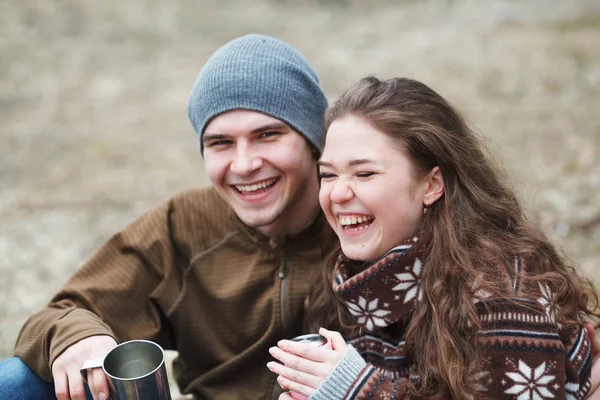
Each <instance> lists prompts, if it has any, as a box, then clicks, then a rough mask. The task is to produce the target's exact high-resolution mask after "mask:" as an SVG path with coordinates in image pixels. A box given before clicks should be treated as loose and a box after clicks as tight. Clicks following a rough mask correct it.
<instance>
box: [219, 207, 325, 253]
mask: <svg viewBox="0 0 600 400" xmlns="http://www.w3.org/2000/svg"><path fill="white" fill-rule="evenodd" d="M229 220H230V221H231V222H232V223H233V225H234V226H235V227H236V228H237V229H238V230H239V231H240V232H242V233H243V234H244V235H245V236H246V237H248V239H249V240H250V241H251V242H252V243H254V244H256V245H257V246H260V247H270V248H272V249H282V248H285V249H291V250H303V249H305V248H310V247H312V246H314V244H315V243H318V242H322V241H323V240H325V238H327V237H328V236H329V235H330V234H331V228H330V227H329V225H328V224H327V221H326V219H325V215H324V214H323V212H322V211H319V213H318V214H317V217H316V218H315V219H314V221H313V222H312V223H311V224H310V225H309V226H308V227H307V228H306V229H304V230H303V231H301V232H299V233H296V234H294V235H287V236H284V237H283V238H282V239H280V240H275V239H272V238H270V237H269V236H267V235H264V234H262V233H261V232H259V231H257V230H256V229H253V228H251V227H249V226H248V225H246V224H245V223H244V222H242V220H241V219H240V218H239V217H238V216H237V214H236V213H235V212H234V211H233V209H232V208H229Z"/></svg>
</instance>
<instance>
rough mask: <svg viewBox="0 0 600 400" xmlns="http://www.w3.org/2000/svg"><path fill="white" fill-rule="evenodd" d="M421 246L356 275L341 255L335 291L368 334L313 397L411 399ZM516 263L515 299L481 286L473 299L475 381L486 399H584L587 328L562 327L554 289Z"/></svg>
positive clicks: (510, 283)
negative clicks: (411, 336)
mask: <svg viewBox="0 0 600 400" xmlns="http://www.w3.org/2000/svg"><path fill="white" fill-rule="evenodd" d="M422 250H423V248H422V246H421V244H420V243H418V239H417V238H413V239H411V240H410V241H409V242H407V243H406V244H404V245H401V246H398V247H396V248H394V249H392V250H391V251H389V252H388V253H387V254H386V255H385V256H384V257H383V258H382V259H380V260H379V261H378V262H376V263H375V264H373V265H371V266H370V267H368V268H367V269H366V270H364V271H362V272H360V273H358V274H356V275H354V276H350V269H351V268H349V264H350V261H349V260H344V259H340V260H339V261H338V265H337V273H338V278H337V279H336V282H335V283H334V287H333V289H334V292H335V294H336V295H337V296H338V297H340V298H341V299H342V300H343V301H344V302H345V303H346V305H347V307H348V310H349V311H350V313H351V314H352V315H353V316H354V317H355V318H356V320H357V322H358V323H359V324H360V325H361V326H362V327H364V331H363V332H365V333H364V334H362V335H361V336H359V337H356V338H353V339H351V340H349V343H350V344H351V345H350V346H348V351H347V352H346V354H345V355H344V358H343V359H342V360H341V361H340V362H339V364H338V365H337V366H336V369H335V370H334V371H333V373H332V374H330V376H329V377H328V378H327V380H326V381H325V382H324V383H323V384H322V385H321V386H320V387H319V389H318V390H317V391H316V392H315V393H314V394H313V395H312V396H311V397H310V399H315V400H321V399H342V398H343V399H406V398H408V395H407V384H408V379H409V376H410V375H411V371H412V368H411V367H412V366H413V360H412V359H411V358H410V355H409V354H407V351H406V343H405V331H406V328H407V326H408V324H409V322H410V318H411V315H412V313H413V311H414V310H415V308H416V307H417V304H418V302H420V301H422V291H421V285H420V280H421V276H422V274H423V268H424V265H423V262H422V258H421V255H422ZM511 268H514V274H511V275H512V276H513V278H509V277H508V274H507V279H506V285H507V290H510V293H511V295H512V296H513V297H512V298H498V297H496V296H492V295H491V294H490V293H487V292H484V291H479V292H477V293H476V298H475V299H474V303H475V307H476V310H477V313H478V315H479V318H480V331H479V334H478V345H479V347H478V349H477V350H478V354H479V355H480V357H481V359H480V360H479V361H480V363H479V365H480V369H479V370H478V371H474V373H473V375H472V377H473V385H474V387H475V388H476V390H477V391H478V392H479V393H480V394H481V398H484V399H517V400H529V399H531V400H533V399H582V398H583V397H584V395H585V394H586V393H587V392H588V390H589V388H590V372H591V350H590V339H589V337H588V336H587V333H586V331H585V329H583V327H581V329H579V330H574V331H573V330H571V331H567V330H566V329H563V328H562V327H561V326H560V324H558V323H557V322H556V321H555V318H554V311H553V310H554V306H553V304H552V293H551V292H550V290H549V288H548V287H547V286H546V285H545V284H541V283H536V284H535V285H532V284H524V283H523V277H524V276H525V274H526V273H527V271H525V269H526V268H523V266H522V265H521V262H520V260H519V258H516V259H515V264H514V265H513V266H511ZM536 286H537V287H536ZM413 378H416V379H418V377H413V376H411V379H413Z"/></svg>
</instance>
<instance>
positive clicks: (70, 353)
mask: <svg viewBox="0 0 600 400" xmlns="http://www.w3.org/2000/svg"><path fill="white" fill-rule="evenodd" d="M116 345H117V342H116V341H115V340H114V339H113V338H112V337H110V336H105V335H102V336H90V337H88V338H85V339H82V340H80V341H79V342H77V343H75V344H74V345H72V346H71V347H69V348H67V350H65V351H64V352H63V353H62V354H61V355H60V356H58V357H57V358H56V360H54V362H53V363H52V376H53V377H54V390H55V393H56V398H57V399H58V400H86V396H85V386H84V382H83V378H82V377H81V373H80V372H79V369H80V368H81V365H82V364H83V362H84V361H85V360H93V359H96V358H103V357H104V356H106V354H107V353H108V352H109V351H110V350H111V349H113V348H114V347H115V346H116ZM88 385H89V387H90V391H91V392H92V396H93V397H94V400H106V399H108V397H109V390H108V381H107V380H106V375H104V371H102V368H94V369H93V370H91V371H89V372H88Z"/></svg>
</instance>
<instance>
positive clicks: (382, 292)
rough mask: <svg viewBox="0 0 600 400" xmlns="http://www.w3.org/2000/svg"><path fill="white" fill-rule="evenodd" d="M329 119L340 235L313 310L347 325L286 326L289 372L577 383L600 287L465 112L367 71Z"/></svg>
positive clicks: (312, 376)
mask: <svg viewBox="0 0 600 400" xmlns="http://www.w3.org/2000/svg"><path fill="white" fill-rule="evenodd" d="M327 121H328V131H327V138H326V144H325V150H324V153H323V155H322V158H321V161H320V175H321V190H320V203H321V207H322V208H323V210H324V212H325V215H326V216H327V219H328V222H329V223H330V224H331V226H332V227H333V229H334V230H335V232H336V234H337V236H338V237H339V241H340V248H339V249H338V250H337V251H336V252H335V253H334V255H333V257H332V262H331V263H330V268H329V269H328V270H327V271H325V272H324V278H325V279H321V280H320V281H319V284H317V285H316V287H315V290H314V293H313V294H312V295H311V297H310V299H309V308H310V309H309V323H310V325H311V328H312V329H315V328H316V327H318V326H327V327H330V328H334V329H336V330H339V331H340V333H341V334H340V333H338V332H332V331H327V330H324V329H321V330H320V333H321V334H322V335H324V336H326V337H327V338H328V339H329V340H331V342H332V345H333V349H332V350H328V349H325V348H318V347H310V346H307V345H305V344H300V343H294V342H291V341H287V340H284V341H281V342H279V347H274V348H272V349H271V354H272V355H273V356H274V357H275V358H276V359H278V360H279V361H281V362H282V363H283V365H282V364H279V363H276V362H271V363H269V364H268V367H269V368H270V369H271V370H272V371H273V372H275V373H277V374H279V375H280V376H279V378H278V380H279V383H280V385H281V386H282V387H284V388H287V389H290V390H291V391H292V392H294V393H298V394H300V395H304V396H311V397H310V398H311V399H338V398H348V399H354V398H377V399H383V398H385V399H400V398H408V397H410V398H453V399H480V398H494V399H499V398H501V399H507V398H510V399H519V400H523V399H547V398H548V399H550V398H552V399H564V398H568V399H580V398H583V397H584V396H585V395H586V393H587V392H588V390H589V388H590V370H591V368H590V366H591V344H590V339H589V336H588V334H587V332H586V329H585V328H584V319H585V318H586V317H592V316H598V314H597V313H596V312H595V311H594V310H595V308H596V306H597V303H598V297H597V295H596V293H595V291H594V289H593V287H592V286H591V284H590V283H589V281H588V280H586V279H584V278H582V277H581V276H579V275H578V274H577V272H576V271H575V269H574V267H573V266H572V265H571V264H570V263H569V262H568V261H567V260H566V259H565V258H563V257H562V256H561V255H559V254H558V252H557V251H556V249H555V248H554V247H553V246H552V244H551V243H550V242H549V240H548V239H547V238H546V237H545V236H544V235H543V234H542V233H541V232H540V230H538V229H537V228H535V227H533V226H532V224H530V223H529V221H528V220H527V219H526V217H525V216H524V214H523V211H522V209H521V207H520V205H519V203H518V201H517V199H516V197H515V195H514V193H513V192H512V191H511V189H509V187H508V186H507V185H506V184H505V183H504V182H503V181H502V180H501V179H500V176H501V174H500V173H499V171H498V170H497V169H496V168H494V166H493V165H492V164H491V163H490V161H489V159H488V158H487V157H486V155H485V154H484V152H483V150H482V146H481V144H480V143H479V141H478V139H477V137H476V136H475V135H474V134H473V133H472V132H471V131H470V130H469V128H468V127H467V125H466V124H465V122H464V120H463V119H462V118H461V117H460V115H459V114H458V113H457V112H456V111H455V110H454V109H453V108H452V107H451V106H450V105H449V104H448V103H447V102H446V101H445V100H444V99H443V98H442V97H441V96H439V95H438V94H437V93H436V92H434V91H433V90H431V89H430V88H429V87H427V86H425V85H424V84H422V83H419V82H417V81H414V80H410V79H403V78H400V79H391V80H388V81H380V80H378V79H376V78H372V77H371V78H365V79H362V80H361V81H359V82H358V83H357V84H355V85H354V86H352V87H351V88H350V89H349V90H348V91H347V92H346V93H345V94H344V95H343V96H342V97H341V98H340V99H339V100H338V101H337V102H336V103H335V105H334V106H333V107H332V108H331V109H330V110H329V111H328V116H327ZM342 337H346V338H347V339H349V341H348V343H349V344H351V345H348V344H347V343H346V342H345V341H344V339H342ZM282 398H291V395H290V394H284V395H282Z"/></svg>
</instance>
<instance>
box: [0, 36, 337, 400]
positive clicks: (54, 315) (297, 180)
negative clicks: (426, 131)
mask: <svg viewBox="0 0 600 400" xmlns="http://www.w3.org/2000/svg"><path fill="white" fill-rule="evenodd" d="M326 107H327V100H326V97H325V95H324V93H323V91H322V90H321V88H320V86H319V80H318V77H317V74H316V73H315V72H314V70H313V69H312V68H311V67H310V65H309V64H308V62H307V61H306V60H305V59H304V57H302V56H301V55H300V54H299V53H298V52H297V51H296V50H294V49H292V48H291V47H290V46H288V45H287V44H285V43H283V42H281V41H279V40H277V39H273V38H270V37H266V36H261V35H248V36H244V37H241V38H238V39H235V40H233V41H231V42H229V43H227V44H226V45H224V46H223V47H222V48H220V49H219V50H218V51H217V52H216V53H215V54H213V56H211V58H210V59H209V60H208V61H207V63H206V64H205V66H204V67H203V68H202V70H201V71H200V74H199V76H198V79H197V81H196V83H195V85H194V88H193V90H192V93H191V97H190V103H189V117H190V120H191V122H192V125H193V126H194V129H195V130H196V132H197V133H198V135H199V136H200V144H201V151H202V155H203V157H204V163H205V167H206V171H207V174H208V176H209V178H210V180H211V182H212V184H213V187H211V188H205V189H199V190H190V191H186V192H183V193H179V194H177V195H175V196H174V197H172V198H171V199H169V200H168V201H166V202H165V203H163V204H161V205H159V206H158V207H156V208H155V209H153V210H151V211H149V212H148V213H147V214H145V215H144V216H142V217H141V218H139V219H138V220H136V221H135V222H133V223H132V224H130V225H129V226H127V227H126V228H125V229H123V230H122V231H121V232H119V233H117V234H116V235H114V236H113V237H112V238H111V239H110V240H109V241H108V242H107V243H106V244H105V245H104V246H103V247H102V248H101V249H100V250H99V251H98V253H97V254H96V255H95V256H94V257H93V258H92V259H91V260H90V261H89V262H87V263H86V264H85V265H84V266H83V267H82V268H81V269H80V270H79V271H78V272H77V273H76V274H75V275H74V276H73V277H72V278H71V279H70V280H69V281H68V282H67V284H66V285H65V287H64V288H63V289H62V290H61V291H60V292H59V293H58V294H57V295H56V296H54V298H53V299H52V300H51V302H50V303H49V305H48V306H47V307H46V308H45V309H43V310H42V311H41V312H39V313H38V314H36V315H34V316H32V317H31V318H30V319H29V320H28V321H27V322H26V323H25V325H24V327H23V329H22V331H21V333H20V335H19V338H18V340H17V344H16V351H15V355H16V357H17V358H13V359H9V360H7V361H5V362H4V363H3V364H4V365H1V367H2V368H0V379H4V380H5V381H4V382H2V384H1V385H0V387H2V388H3V389H2V388H0V398H19V399H26V398H36V399H41V398H44V397H43V396H47V397H48V398H53V397H52V396H54V395H55V396H56V397H57V398H58V399H59V400H62V399H73V400H78V399H85V398H86V395H85V392H84V382H83V380H82V378H81V376H80V373H79V369H80V367H81V365H82V363H83V361H84V360H88V359H96V358H102V357H103V356H104V355H105V354H106V353H107V352H108V351H109V350H110V349H112V348H113V347H114V346H116V344H117V342H123V341H126V340H131V339H149V340H153V341H156V342H158V343H159V344H160V345H162V346H163V347H164V348H166V349H174V350H177V351H178V358H177V359H176V360H175V362H174V373H175V376H176V379H177V383H178V385H179V387H180V388H181V390H182V392H183V393H193V394H194V396H195V397H196V398H202V399H204V398H207V399H208V398H227V399H237V398H240V399H241V398H244V399H264V398H272V397H276V396H277V394H278V392H279V387H278V385H277V383H276V380H275V378H276V377H275V375H274V374H272V373H270V372H269V371H268V369H267V368H266V366H265V364H266V363H267V361H269V358H270V356H269V352H268V349H269V347H271V346H273V345H275V343H276V342H277V341H278V340H279V339H281V338H286V337H288V338H289V337H292V336H295V335H297V334H300V333H303V331H302V326H301V325H302V323H301V322H302V315H303V304H304V299H305V295H306V291H307V287H306V283H307V281H308V276H309V274H310V273H311V272H314V271H316V270H318V269H319V268H320V267H321V265H322V260H323V257H322V247H323V246H322V243H324V242H325V240H324V239H325V238H326V237H327V235H328V234H329V228H328V226H327V224H326V223H325V220H324V218H323V217H322V215H321V212H320V209H319V205H318V200H317V198H318V178H317V164H316V161H317V158H318V156H319V154H320V151H321V145H322V139H323V115H324V112H325V109H326ZM24 364H25V365H26V366H25V365H24ZM31 371H33V373H35V375H34V374H33V373H32V372H31ZM7 377H10V382H9V383H8V384H5V382H7V381H9V379H8V378H7ZM38 377H41V378H42V380H40V379H39V378H38ZM88 381H89V384H90V385H89V386H90V390H91V392H92V395H93V396H94V399H106V398H108V397H107V396H108V385H107V381H106V377H105V376H104V375H103V373H102V370H101V369H94V370H93V371H91V372H90V373H89V374H88ZM47 382H52V384H49V383H47ZM3 390H4V392H3ZM28 390H31V391H33V392H34V393H29V394H28V392H27V391H28ZM10 396H12V397H10ZM28 396H29V397H28Z"/></svg>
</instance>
